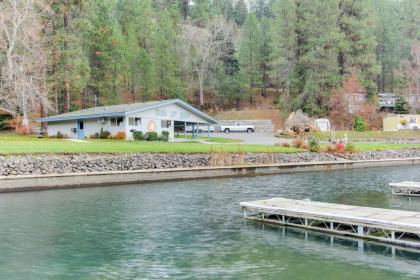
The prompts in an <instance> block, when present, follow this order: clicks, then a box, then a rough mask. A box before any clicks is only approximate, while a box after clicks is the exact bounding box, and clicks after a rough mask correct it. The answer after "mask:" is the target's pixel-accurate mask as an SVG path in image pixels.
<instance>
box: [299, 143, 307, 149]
mask: <svg viewBox="0 0 420 280" xmlns="http://www.w3.org/2000/svg"><path fill="white" fill-rule="evenodd" d="M299 148H301V149H304V150H309V145H308V143H306V142H303V144H302V145H300V147H299Z"/></svg>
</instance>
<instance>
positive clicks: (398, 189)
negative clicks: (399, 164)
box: [389, 181, 420, 196]
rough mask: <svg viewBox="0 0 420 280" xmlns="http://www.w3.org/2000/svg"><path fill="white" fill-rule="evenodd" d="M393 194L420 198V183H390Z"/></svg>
mask: <svg viewBox="0 0 420 280" xmlns="http://www.w3.org/2000/svg"><path fill="white" fill-rule="evenodd" d="M389 185H390V186H391V188H392V194H398V195H410V196H420V182H413V181H404V182H399V183H390V184H389Z"/></svg>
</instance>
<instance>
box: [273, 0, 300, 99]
mask: <svg viewBox="0 0 420 280" xmlns="http://www.w3.org/2000/svg"><path fill="white" fill-rule="evenodd" d="M296 9H297V6H296V3H295V1H294V0H278V1H276V2H275V3H274V6H273V19H272V20H271V24H270V33H271V38H272V39H271V42H270V43H271V49H272V59H271V78H272V80H273V81H274V84H275V86H276V91H277V95H279V89H280V87H281V86H283V88H284V89H285V91H286V97H289V95H290V87H291V79H292V73H293V69H294V66H295V63H296V52H297V50H296V48H297V41H296V39H297V34H296V28H297V26H296V24H297V14H296Z"/></svg>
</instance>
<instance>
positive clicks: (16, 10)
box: [0, 0, 48, 125]
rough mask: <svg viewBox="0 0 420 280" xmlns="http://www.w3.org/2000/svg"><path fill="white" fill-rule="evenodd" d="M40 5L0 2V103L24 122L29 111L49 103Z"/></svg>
mask: <svg viewBox="0 0 420 280" xmlns="http://www.w3.org/2000/svg"><path fill="white" fill-rule="evenodd" d="M42 7H43V5H42V3H41V2H37V1H36V0H5V1H2V2H0V106H1V107H3V108H4V109H6V110H8V111H9V112H13V113H14V115H17V116H23V124H24V125H26V124H27V120H28V114H29V113H31V112H33V111H34V110H36V109H39V108H40V107H41V108H44V109H46V108H47V107H48V99H47V92H46V86H45V83H46V82H45V81H46V77H45V76H46V54H45V51H44V49H43V34H42V24H41V22H40V16H41V12H42ZM2 57H3V59H2Z"/></svg>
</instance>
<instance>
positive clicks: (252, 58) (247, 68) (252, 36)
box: [239, 14, 261, 103]
mask: <svg viewBox="0 0 420 280" xmlns="http://www.w3.org/2000/svg"><path fill="white" fill-rule="evenodd" d="M259 52H260V29H259V27H258V20H257V17H256V16H255V14H249V15H248V16H247V18H246V20H245V22H244V26H243V34H242V38H241V42H240V47H239V62H240V65H241V71H242V74H243V75H244V76H245V80H246V84H247V85H248V86H247V87H248V89H247V92H248V94H249V96H250V102H251V103H252V102H253V93H252V90H253V89H254V88H256V87H258V86H259V85H260V77H261V75H260V69H259V67H258V62H259V59H260V53H259Z"/></svg>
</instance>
